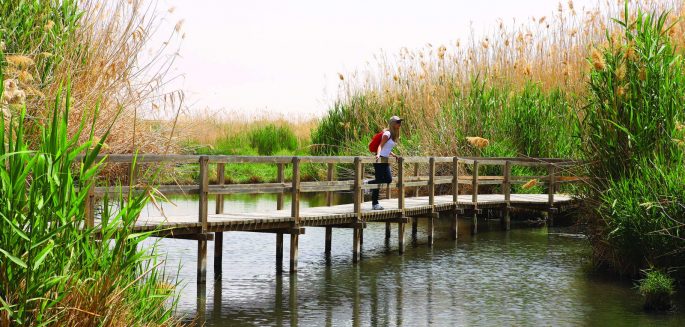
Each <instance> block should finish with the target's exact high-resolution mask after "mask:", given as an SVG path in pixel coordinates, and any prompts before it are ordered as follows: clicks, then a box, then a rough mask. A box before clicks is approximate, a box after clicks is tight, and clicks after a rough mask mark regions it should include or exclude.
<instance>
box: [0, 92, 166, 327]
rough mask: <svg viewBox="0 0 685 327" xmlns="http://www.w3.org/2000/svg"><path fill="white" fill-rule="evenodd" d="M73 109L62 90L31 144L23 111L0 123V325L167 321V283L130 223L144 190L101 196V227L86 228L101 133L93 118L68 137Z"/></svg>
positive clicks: (142, 201)
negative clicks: (96, 138) (95, 133)
mask: <svg viewBox="0 0 685 327" xmlns="http://www.w3.org/2000/svg"><path fill="white" fill-rule="evenodd" d="M1 93H2V89H1V88H0V94H1ZM62 103H64V105H63V106H62ZM70 108H71V104H70V94H69V91H68V90H67V92H66V94H64V97H62V96H61V93H60V96H58V97H57V99H56V101H55V105H54V109H53V115H52V117H50V118H51V119H50V120H48V121H47V122H46V125H45V127H42V128H41V130H40V131H39V132H40V135H41V139H40V144H37V145H35V148H31V147H29V144H27V143H26V139H25V134H26V129H25V126H24V120H25V119H26V116H25V112H26V109H25V108H24V109H23V110H21V111H20V113H19V114H18V115H12V116H11V118H10V120H9V121H8V123H7V125H5V120H0V140H2V144H1V146H0V201H2V205H0V271H2V272H3V273H2V274H0V325H2V326H63V325H76V324H80V325H103V324H108V323H112V324H115V325H128V326H133V325H158V324H165V323H173V321H172V310H173V307H174V303H175V301H174V300H173V288H174V287H173V286H169V285H168V284H167V283H166V282H165V276H164V273H163V270H162V269H159V268H158V265H160V264H161V263H162V262H161V261H159V259H158V258H157V256H156V255H155V254H154V251H149V249H143V248H141V242H142V241H144V240H145V239H147V234H135V233H132V232H131V229H130V227H131V226H133V224H134V222H135V220H136V219H137V217H138V214H139V213H140V211H141V210H142V209H143V207H144V206H145V204H146V203H147V200H148V199H147V197H146V196H145V195H133V194H121V195H120V196H119V197H117V198H113V199H107V198H106V199H105V200H104V204H103V207H104V208H105V209H104V211H103V213H102V224H101V225H100V226H98V229H95V228H89V227H86V226H85V225H84V222H85V220H84V217H85V201H86V196H87V193H88V189H89V188H90V187H93V181H94V179H95V177H96V175H97V174H98V171H99V170H100V167H101V163H99V162H97V161H95V158H96V156H97V155H98V153H99V151H100V150H101V148H102V146H103V142H105V140H106V139H107V135H108V132H107V133H105V135H104V136H103V137H102V138H101V139H100V141H98V142H95V141H94V140H93V134H92V126H93V125H91V124H94V123H93V122H92V121H95V119H96V116H90V117H87V118H84V120H83V121H82V123H81V126H80V128H79V129H78V131H79V132H78V133H77V134H76V135H72V136H69V135H67V134H68V133H67V128H68V126H67V125H68V121H69V109H70ZM96 111H97V110H96ZM81 136H84V137H85V138H86V141H85V142H84V143H79V139H80V137H81ZM80 155H82V156H83V159H77V156H80ZM112 206H114V207H117V208H118V209H117V210H116V211H111V210H110V207H112ZM168 301H171V302H168Z"/></svg>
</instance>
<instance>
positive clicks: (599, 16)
mask: <svg viewBox="0 0 685 327" xmlns="http://www.w3.org/2000/svg"><path fill="white" fill-rule="evenodd" d="M629 2H630V3H631V4H630V9H631V13H630V15H631V16H633V15H634V14H635V12H636V11H637V9H638V8H641V9H642V10H647V11H651V10H663V9H670V10H671V11H672V12H673V13H674V15H672V19H677V18H679V17H682V16H685V6H684V5H683V3H682V1H675V0H661V1H660V0H630V1H629ZM623 5H624V1H623V0H620V1H613V0H612V1H606V2H601V3H598V5H597V7H596V8H593V9H589V10H588V9H582V8H576V7H575V6H574V5H573V2H572V1H568V2H565V3H560V4H559V7H558V10H557V11H556V12H554V13H551V14H550V15H549V16H544V17H535V18H532V19H530V20H528V21H526V22H522V23H520V22H519V23H515V24H509V23H505V22H504V21H502V20H499V21H497V25H496V28H495V29H494V31H493V32H491V33H490V34H486V35H482V36H476V35H474V34H473V33H472V34H471V36H470V37H469V38H468V39H467V40H463V41H462V40H457V41H456V42H454V43H452V44H444V45H431V44H428V45H426V46H425V47H424V48H421V49H415V50H411V49H407V48H403V49H401V51H400V52H399V53H397V54H391V55H389V54H387V53H380V54H378V55H377V56H375V59H376V60H375V61H374V63H372V64H370V66H369V67H365V68H363V69H362V70H360V71H356V72H352V73H349V74H340V80H341V83H342V84H341V87H340V90H339V92H340V95H339V99H340V102H341V103H343V104H344V105H345V106H347V107H349V108H350V111H351V112H352V113H353V115H354V116H355V119H356V120H357V121H358V123H359V124H360V125H361V126H364V128H367V129H368V128H369V126H376V125H378V124H381V125H382V121H383V119H384V117H380V115H374V114H373V113H374V112H379V111H380V110H381V109H382V108H392V109H393V110H395V112H393V113H398V114H400V115H401V116H402V117H403V118H405V122H406V123H407V124H408V127H409V130H413V131H417V130H419V131H428V132H427V133H422V136H423V137H425V139H422V140H421V144H423V146H424V148H425V149H431V150H432V151H433V153H435V152H444V153H447V152H448V151H449V150H448V149H456V148H458V147H459V146H460V144H461V145H462V146H463V145H464V140H462V139H456V138H455V133H450V132H449V131H450V130H454V128H461V127H462V126H468V125H469V120H468V118H467V117H468V115H469V114H470V113H467V112H464V113H457V116H458V117H457V122H456V126H455V122H454V121H452V120H449V121H448V120H447V119H446V118H445V117H444V109H445V108H450V107H451V106H454V104H455V103H456V104H457V106H461V107H464V106H465V105H463V104H462V105H460V104H459V103H463V102H465V101H469V100H470V99H468V98H465V97H464V95H467V94H469V92H470V91H471V90H472V89H473V86H474V84H473V80H474V78H478V79H480V81H483V82H485V86H486V87H495V88H497V89H499V90H506V91H505V92H511V94H514V93H515V92H517V91H519V90H520V89H521V88H522V87H524V86H525V85H527V84H530V83H534V84H537V85H540V87H541V88H542V90H543V91H549V90H554V89H559V88H560V89H562V90H564V92H566V93H567V94H570V95H573V96H575V97H577V98H576V99H575V100H574V101H576V100H579V101H581V102H582V98H583V96H584V94H585V93H586V90H587V80H586V78H587V76H588V72H589V69H590V68H591V65H594V66H598V65H599V66H601V65H603V62H602V58H601V56H600V57H597V56H596V55H593V53H595V52H596V51H594V49H595V47H596V46H597V45H600V44H603V43H607V39H606V34H605V33H606V31H607V29H608V31H609V34H610V35H613V36H612V40H616V39H617V37H616V35H617V33H619V28H618V27H619V26H618V24H616V23H614V22H612V21H611V20H610V19H611V18H612V17H622V16H623V9H624V6H623ZM684 31H685V21H682V20H681V21H680V22H679V23H678V24H677V26H676V27H675V28H674V29H673V31H672V32H671V37H672V38H673V39H674V42H675V43H676V44H677V45H678V46H679V47H682V46H683V45H685V35H684V33H683V32H684ZM586 58H594V59H592V60H591V61H588V60H587V59H586ZM511 94H510V95H511ZM360 99H363V101H361V100H360ZM469 106H472V105H466V107H469ZM574 107H575V108H576V109H578V108H580V107H582V103H581V104H580V105H575V106H574ZM369 108H372V109H369ZM443 131H445V133H443ZM476 132H478V131H476ZM436 133H437V134H438V135H439V136H440V137H435V136H434V135H435V134H436ZM479 134H480V133H479ZM481 136H485V135H481ZM491 141H495V142H497V141H498V140H491ZM452 151H453V150H452Z"/></svg>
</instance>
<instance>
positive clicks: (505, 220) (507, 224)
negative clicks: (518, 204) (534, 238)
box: [500, 205, 511, 230]
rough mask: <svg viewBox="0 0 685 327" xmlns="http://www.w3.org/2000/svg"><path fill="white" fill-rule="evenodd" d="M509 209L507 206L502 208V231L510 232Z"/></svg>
mask: <svg viewBox="0 0 685 327" xmlns="http://www.w3.org/2000/svg"><path fill="white" fill-rule="evenodd" d="M510 211H511V209H510V207H509V206H508V205H507V206H506V207H504V212H503V213H502V219H501V220H500V222H501V223H502V229H504V230H510V229H511V216H510Z"/></svg>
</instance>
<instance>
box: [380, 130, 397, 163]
mask: <svg viewBox="0 0 685 327" xmlns="http://www.w3.org/2000/svg"><path fill="white" fill-rule="evenodd" d="M383 136H384V137H385V136H387V137H388V141H387V142H385V144H383V147H382V148H381V157H386V158H387V157H390V152H392V149H393V148H394V147H395V145H396V144H397V143H395V141H393V139H392V138H390V131H385V132H383ZM381 142H383V141H381Z"/></svg>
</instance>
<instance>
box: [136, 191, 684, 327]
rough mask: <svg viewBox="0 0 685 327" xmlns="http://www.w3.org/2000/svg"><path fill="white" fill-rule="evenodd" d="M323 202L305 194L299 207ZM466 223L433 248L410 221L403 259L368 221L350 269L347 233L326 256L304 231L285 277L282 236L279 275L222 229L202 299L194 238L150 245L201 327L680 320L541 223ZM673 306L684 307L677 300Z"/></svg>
mask: <svg viewBox="0 0 685 327" xmlns="http://www.w3.org/2000/svg"><path fill="white" fill-rule="evenodd" d="M337 201H338V202H345V201H349V199H346V198H344V197H342V198H338V199H337ZM174 202H175V206H172V205H169V204H165V205H164V209H165V212H166V213H167V214H194V213H196V212H197V202H196V201H194V200H192V199H181V198H177V199H174ZM275 202H276V198H275V196H269V195H264V196H262V195H260V196H252V195H251V196H232V197H227V198H226V199H225V211H226V212H230V211H236V212H238V211H244V210H251V211H268V210H273V209H274V208H275V206H276V204H275ZM323 202H324V199H323V197H316V196H315V197H306V198H304V199H303V202H302V204H301V206H302V207H307V206H317V205H323ZM286 203H288V201H287V200H286ZM209 207H210V210H211V209H213V208H214V204H213V203H210V206H209ZM154 211H155V210H154V209H152V208H150V209H149V211H148V213H150V214H151V213H153V212H154ZM468 224H469V222H468V221H467V220H462V221H460V232H459V240H458V241H457V242H455V241H452V240H450V239H449V235H448V232H447V231H448V229H449V223H447V222H445V221H439V222H438V224H437V225H436V237H437V238H436V241H435V244H434V246H433V247H432V248H431V247H428V246H427V245H426V235H425V234H424V233H423V232H424V230H425V225H423V224H421V223H420V224H419V232H418V235H417V238H416V240H415V241H414V242H412V238H411V237H410V228H408V229H407V234H406V238H405V240H406V241H408V243H407V245H406V252H405V254H404V255H402V256H400V255H398V254H397V238H396V236H397V234H396V227H394V229H393V235H392V239H391V241H390V243H389V244H386V242H385V225H384V224H369V226H368V227H367V228H366V230H365V232H364V245H363V252H362V261H361V262H360V263H359V264H356V265H354V264H352V254H351V252H352V230H348V229H334V231H333V248H332V258H331V260H330V262H327V261H326V259H325V257H324V229H323V228H307V230H306V234H305V235H303V236H301V237H300V248H299V251H300V258H299V267H298V268H299V271H298V273H297V274H296V275H290V274H288V273H287V263H288V253H289V252H288V245H289V242H288V241H287V240H288V238H287V236H286V237H285V242H284V246H285V251H284V253H285V254H284V256H285V258H284V263H285V265H286V266H285V267H284V268H285V270H286V273H285V274H284V275H283V276H282V277H279V276H276V274H275V270H276V269H275V240H276V236H275V235H273V234H263V233H247V232H230V233H224V249H223V251H224V253H223V263H222V267H223V274H221V275H220V276H215V275H214V274H213V266H214V265H213V261H212V260H213V248H214V244H213V242H209V254H208V257H209V262H208V265H207V267H208V274H207V280H208V282H207V285H206V290H205V292H206V297H202V296H200V297H198V288H197V284H196V283H195V280H196V260H197V243H196V241H188V240H172V239H162V240H160V241H159V243H158V246H159V249H160V252H161V253H162V254H163V255H165V256H166V259H167V261H166V267H167V269H168V271H169V272H173V273H174V274H175V272H176V271H178V278H179V282H180V285H181V287H182V288H181V290H180V300H179V305H178V315H180V316H181V317H183V319H184V320H188V321H191V320H195V321H196V322H200V323H204V324H205V325H206V326H296V325H300V326H429V325H433V326H503V325H504V326H511V325H514V326H685V315H683V314H682V313H676V314H670V315H649V314H645V313H643V311H642V308H641V305H642V302H641V300H642V299H641V298H640V296H639V295H637V294H636V292H635V290H634V289H632V285H631V284H630V282H617V281H612V280H611V279H609V278H603V277H599V276H594V275H593V274H591V273H589V272H588V263H589V257H590V248H589V246H588V244H587V241H586V240H585V239H584V238H583V237H582V236H580V235H574V234H567V233H565V231H564V230H556V229H548V228H546V227H542V228H529V227H526V228H514V229H513V230H511V231H509V232H503V231H500V229H499V224H498V223H497V222H492V223H482V224H479V234H478V235H476V236H471V235H469V233H468V231H469V226H468ZM179 267H180V268H179ZM199 291H200V292H199V293H200V294H202V293H204V292H202V289H200V290H199ZM677 305H678V307H679V308H681V312H682V310H685V309H683V308H685V301H683V299H682V298H681V299H679V300H678V303H677Z"/></svg>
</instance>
